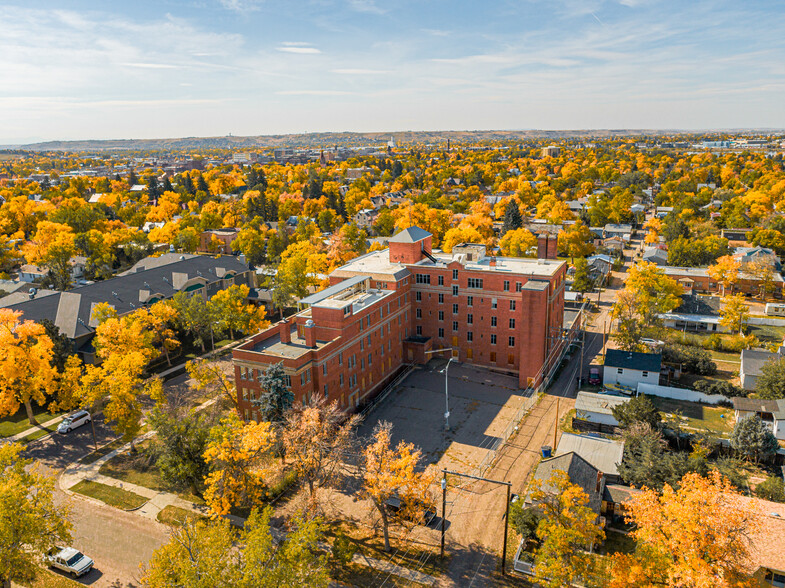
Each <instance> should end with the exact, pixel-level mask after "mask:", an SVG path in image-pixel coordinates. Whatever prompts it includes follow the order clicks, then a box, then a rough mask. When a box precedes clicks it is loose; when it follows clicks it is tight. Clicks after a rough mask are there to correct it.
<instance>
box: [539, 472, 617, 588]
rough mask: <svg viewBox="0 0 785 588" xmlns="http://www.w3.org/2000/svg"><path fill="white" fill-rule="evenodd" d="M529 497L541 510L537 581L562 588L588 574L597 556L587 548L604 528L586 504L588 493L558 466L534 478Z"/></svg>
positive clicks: (551, 587)
mask: <svg viewBox="0 0 785 588" xmlns="http://www.w3.org/2000/svg"><path fill="white" fill-rule="evenodd" d="M530 497H531V500H532V502H533V503H534V504H535V505H536V506H537V508H538V509H539V510H540V511H541V512H542V518H541V520H540V522H539V524H538V525H537V538H538V539H539V541H540V546H539V547H538V548H537V552H536V554H535V558H534V572H535V575H536V578H537V582H538V583H539V584H540V585H541V586H545V587H547V588H561V587H563V586H570V585H572V584H573V583H574V582H575V581H577V580H579V579H580V578H587V577H589V576H590V575H591V574H592V572H593V569H594V567H595V565H596V563H595V562H596V561H597V560H596V558H595V557H593V556H592V555H591V554H590V553H589V552H588V550H589V549H590V548H591V547H592V546H593V545H595V544H596V543H599V542H601V541H602V540H603V539H604V538H605V532H604V531H603V530H602V526H601V525H600V523H599V517H598V516H597V513H595V512H594V511H593V510H592V509H591V508H589V507H588V506H587V505H588V503H589V497H588V496H587V494H586V493H585V492H584V491H583V489H582V488H581V487H580V486H578V485H577V484H573V483H571V482H570V477H569V476H568V475H567V473H566V472H563V471H559V470H557V471H555V472H554V473H553V476H552V477H551V479H550V480H548V481H547V482H545V483H543V482H542V481H541V480H534V482H532V488H531V490H530Z"/></svg>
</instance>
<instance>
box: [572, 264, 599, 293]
mask: <svg viewBox="0 0 785 588" xmlns="http://www.w3.org/2000/svg"><path fill="white" fill-rule="evenodd" d="M593 288H594V280H592V279H591V276H590V275H589V262H588V261H586V259H585V258H583V257H579V258H578V259H577V260H576V261H575V275H574V276H573V278H572V290H573V291H574V292H583V293H585V292H591V291H592V289H593Z"/></svg>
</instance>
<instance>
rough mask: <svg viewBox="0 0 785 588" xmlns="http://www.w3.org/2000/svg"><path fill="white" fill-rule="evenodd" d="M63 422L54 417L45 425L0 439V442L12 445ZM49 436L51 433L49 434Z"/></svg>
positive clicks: (35, 426)
mask: <svg viewBox="0 0 785 588" xmlns="http://www.w3.org/2000/svg"><path fill="white" fill-rule="evenodd" d="M62 420H63V417H61V416H59V417H55V418H53V419H51V420H48V421H46V422H45V423H40V424H39V425H34V426H32V427H30V428H29V429H25V430H24V431H22V432H21V433H17V434H16V435H11V436H10V437H5V438H3V439H0V441H4V442H6V443H13V442H14V441H19V440H20V439H24V438H25V437H27V436H28V435H32V434H33V433H37V432H38V431H40V430H41V429H48V428H49V427H51V426H52V425H55V424H57V423H59V422H60V421H62ZM49 434H50V435H51V433H49Z"/></svg>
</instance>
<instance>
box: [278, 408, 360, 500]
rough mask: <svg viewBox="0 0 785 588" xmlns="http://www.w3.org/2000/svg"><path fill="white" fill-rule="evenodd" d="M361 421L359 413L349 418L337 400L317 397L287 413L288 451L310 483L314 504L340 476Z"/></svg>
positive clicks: (285, 442)
mask: <svg viewBox="0 0 785 588" xmlns="http://www.w3.org/2000/svg"><path fill="white" fill-rule="evenodd" d="M359 420H360V417H359V416H358V415H352V416H351V417H350V418H348V419H346V418H345V417H344V414H343V412H341V410H340V409H339V408H338V403H337V402H332V403H329V404H328V403H327V401H326V400H325V399H324V398H318V399H317V398H316V397H314V398H312V399H311V401H310V403H308V404H298V405H295V406H294V407H293V408H292V410H290V411H288V412H287V414H286V421H285V423H284V427H283V431H282V437H283V445H284V451H285V452H286V457H287V458H288V460H289V465H290V467H292V468H293V469H294V471H295V472H297V477H298V479H300V480H304V481H305V482H306V483H307V484H308V491H309V494H310V499H311V502H312V503H315V499H316V490H317V489H318V488H320V487H323V486H327V485H328V484H330V483H331V482H333V481H334V480H335V479H336V478H337V477H338V476H339V474H340V471H341V465H342V462H343V458H344V452H345V450H346V449H348V447H349V444H350V442H351V440H352V432H353V430H354V427H355V426H356V425H357V423H358V422H359Z"/></svg>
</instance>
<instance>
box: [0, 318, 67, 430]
mask: <svg viewBox="0 0 785 588" xmlns="http://www.w3.org/2000/svg"><path fill="white" fill-rule="evenodd" d="M51 360H52V340H51V339H50V338H49V337H47V336H46V331H45V329H44V327H43V326H42V325H39V324H38V323H36V322H33V321H23V320H22V313H21V312H19V311H13V310H10V309H8V308H0V416H7V415H11V414H14V413H15V412H16V411H17V410H19V407H20V405H24V407H25V411H26V412H27V419H28V420H29V421H30V424H31V425H37V424H38V422H37V421H36V419H35V416H33V404H32V403H33V401H35V402H36V403H37V404H39V405H43V404H44V403H45V402H46V398H47V396H48V395H50V394H53V393H54V392H55V390H56V389H57V369H56V368H55V367H54V366H52V364H51Z"/></svg>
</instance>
